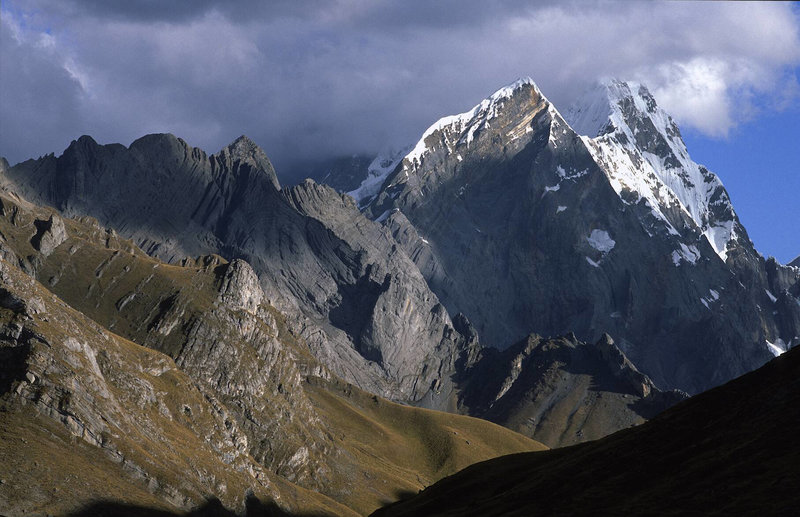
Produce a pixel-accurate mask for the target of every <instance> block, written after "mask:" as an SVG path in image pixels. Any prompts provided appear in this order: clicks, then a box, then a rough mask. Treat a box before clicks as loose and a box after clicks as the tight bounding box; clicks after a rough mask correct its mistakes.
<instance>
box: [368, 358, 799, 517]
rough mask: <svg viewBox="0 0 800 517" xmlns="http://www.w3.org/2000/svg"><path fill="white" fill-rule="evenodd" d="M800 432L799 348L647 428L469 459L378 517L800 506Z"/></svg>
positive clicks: (747, 510) (740, 511)
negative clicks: (564, 445) (550, 448)
mask: <svg viewBox="0 0 800 517" xmlns="http://www.w3.org/2000/svg"><path fill="white" fill-rule="evenodd" d="M798 430H800V350H791V351H789V352H787V353H786V354H784V355H783V356H781V357H778V358H776V359H774V360H773V361H771V362H770V363H768V364H767V365H765V366H763V367H762V368H760V369H758V370H756V371H755V372H752V373H749V374H747V375H744V376H743V377H740V378H738V379H736V380H734V381H731V382H729V383H728V384H725V385H724V386H721V387H719V388H716V389H714V390H711V391H708V392H706V393H703V394H701V395H697V396H696V397H693V398H691V399H689V400H687V401H686V402H684V403H682V404H679V405H677V406H675V407H674V408H672V409H670V410H669V411H667V412H665V413H663V414H662V415H660V416H659V417H657V418H655V419H654V420H652V421H650V422H648V423H647V424H644V425H642V426H640V427H637V428H634V429H629V430H626V431H621V432H619V433H616V434H614V435H612V436H609V437H607V438H604V439H602V440H598V441H595V442H590V443H586V444H582V445H578V446H575V447H570V448H565V449H559V450H553V451H548V452H544V453H533V454H515V455H511V456H505V457H502V458H497V459H495V460H490V461H487V462H484V463H480V464H477V465H473V466H472V467H469V468H467V469H465V470H463V471H461V472H459V473H458V474H456V475H454V476H451V477H448V478H445V479H444V480H442V481H440V482H438V483H436V484H435V485H433V486H432V487H430V488H428V489H426V490H425V491H423V492H421V493H420V494H419V495H417V496H415V497H414V498H412V499H409V500H407V501H404V502H401V503H398V504H395V505H393V506H390V507H387V508H384V509H382V510H379V511H377V512H376V513H375V514H373V515H376V516H401V515H481V516H486V515H526V516H527V515H579V514H583V515H631V514H635V515H755V514H758V515H794V514H795V513H794V512H796V511H797V508H800V491H798V490H797V488H798V486H800V468H798V465H800V444H798V441H797V433H798Z"/></svg>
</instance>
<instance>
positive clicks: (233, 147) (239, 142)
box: [214, 135, 281, 190]
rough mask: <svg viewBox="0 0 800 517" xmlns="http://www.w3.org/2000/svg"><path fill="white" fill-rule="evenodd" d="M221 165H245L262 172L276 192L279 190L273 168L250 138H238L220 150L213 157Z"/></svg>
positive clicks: (243, 136)
mask: <svg viewBox="0 0 800 517" xmlns="http://www.w3.org/2000/svg"><path fill="white" fill-rule="evenodd" d="M214 156H215V157H216V158H217V159H218V160H220V161H221V162H222V163H225V164H228V165H229V166H232V165H234V164H235V163H237V162H238V163H240V164H247V165H249V166H250V167H252V168H254V169H255V170H258V171H262V172H264V173H265V174H266V175H267V177H268V178H269V180H270V182H271V183H272V184H273V185H274V186H275V188H276V189H277V190H280V188H281V186H280V182H279V181H278V176H277V175H276V174H275V168H274V167H273V166H272V162H270V160H269V158H267V155H266V153H265V152H264V151H263V150H262V149H261V148H260V147H259V146H258V145H257V144H256V143H255V142H253V141H252V140H250V138H248V137H247V136H245V135H242V136H240V137H239V138H237V139H236V140H234V141H233V142H232V143H231V144H230V145H228V146H227V147H225V148H224V149H222V150H221V151H220V152H218V153H217V154H215V155H214Z"/></svg>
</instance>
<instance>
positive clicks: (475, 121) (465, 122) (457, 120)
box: [405, 77, 541, 164]
mask: <svg viewBox="0 0 800 517" xmlns="http://www.w3.org/2000/svg"><path fill="white" fill-rule="evenodd" d="M526 86H530V87H532V88H534V90H535V91H536V93H537V94H539V95H541V92H540V91H539V88H538V87H537V86H536V83H534V82H533V79H531V78H530V77H522V78H520V79H517V80H516V81H514V82H513V83H511V84H508V85H506V86H504V87H502V88H500V89H499V90H497V91H496V92H494V93H493V94H491V95H490V96H488V97H486V98H485V99H484V100H482V101H481V102H480V103H479V104H478V105H476V106H475V107H473V108H472V109H471V110H469V111H465V112H464V113H459V114H458V115H450V116H448V117H443V118H440V119H439V120H437V121H436V122H434V123H433V124H432V125H431V126H430V127H429V128H428V129H427V130H425V132H424V133H423V134H422V138H420V139H419V141H418V142H417V144H416V145H415V146H414V147H413V148H412V149H411V152H409V153H408V154H407V155H406V156H405V160H407V161H408V164H414V163H415V162H416V163H419V161H420V160H421V158H422V156H423V155H424V154H425V153H426V152H427V151H428V150H429V149H428V144H427V143H426V140H427V139H428V137H429V136H431V135H432V134H433V133H435V132H436V131H440V130H443V129H445V128H449V129H451V130H452V131H453V132H454V133H456V134H457V135H458V138H457V139H456V142H461V141H463V142H465V143H466V144H467V145H469V143H470V142H472V139H473V138H474V136H475V132H476V131H477V130H479V129H482V128H483V127H485V125H486V124H487V123H488V121H490V120H491V119H493V118H494V117H496V116H497V113H498V110H499V108H500V107H501V106H502V105H503V102H504V101H505V100H506V99H508V98H510V97H511V96H513V95H514V94H515V93H516V92H517V90H520V89H522V88H524V87H526ZM454 143H455V142H454Z"/></svg>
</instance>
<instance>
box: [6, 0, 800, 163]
mask: <svg viewBox="0 0 800 517" xmlns="http://www.w3.org/2000/svg"><path fill="white" fill-rule="evenodd" d="M651 19H658V20H659V23H658V25H657V26H649V25H648V21H647V20H651ZM764 31H767V32H768V33H769V34H770V38H764V37H763V34H764ZM48 33H49V34H48ZM3 38H4V39H3V45H2V48H0V53H2V66H3V67H4V68H3V74H2V76H3V78H4V80H5V78H7V77H11V78H13V80H12V83H13V84H12V85H11V86H10V87H8V88H6V87H4V88H3V89H0V108H1V109H2V114H3V120H2V127H0V154H2V155H6V156H7V157H8V158H9V159H10V160H11V161H15V160H21V159H24V158H26V157H28V156H32V155H38V154H41V153H43V152H50V151H56V152H60V151H61V150H62V149H63V146H64V145H65V143H67V142H68V141H69V140H70V139H72V138H76V137H77V136H79V135H80V134H81V133H90V134H92V135H93V136H95V138H97V139H98V140H99V141H101V142H110V141H120V142H122V143H125V144H128V143H130V142H131V141H132V140H134V139H135V138H137V137H139V136H141V135H142V134H145V133H148V132H163V131H168V132H173V133H175V134H177V135H179V136H181V137H183V138H185V139H186V140H187V141H189V142H190V143H191V144H193V145H196V146H200V147H203V148H204V149H206V150H208V151H211V152H214V151H216V150H218V149H219V148H221V147H222V146H223V145H225V144H227V143H228V142H230V141H232V140H233V139H234V138H236V137H237V136H238V135H240V134H242V133H245V134H247V135H249V136H250V137H251V138H253V139H254V140H255V141H256V142H258V143H259V144H261V145H262V146H263V147H264V149H265V150H266V151H267V153H268V154H269V155H270V156H271V157H272V158H273V159H274V161H275V162H276V165H277V166H278V167H279V168H281V167H284V166H288V164H289V163H290V162H291V161H293V160H304V159H309V158H316V157H321V156H327V155H331V154H341V153H353V152H374V151H375V150H377V149H380V148H381V147H383V146H387V145H404V144H407V143H413V141H415V140H416V138H418V136H419V134H420V133H421V132H422V131H423V130H424V129H425V128H426V127H427V126H428V125H429V124H430V123H432V122H433V121H434V120H436V119H437V118H439V117H440V116H444V115H447V114H451V113H457V112H461V111H465V110H467V109H469V108H470V107H471V106H472V105H474V104H475V103H477V102H479V101H480V99H481V98H483V97H484V96H486V95H488V94H490V93H491V92H492V91H494V90H495V89H497V88H498V87H500V86H502V85H504V84H506V83H509V82H511V81H513V80H515V79H516V78H518V77H519V76H525V75H530V76H532V77H533V78H534V79H535V80H536V81H537V83H538V84H539V85H540V87H541V88H542V90H543V91H544V92H545V94H547V95H548V96H549V97H550V98H551V100H553V101H554V103H555V104H556V106H558V107H561V108H563V107H565V105H566V104H567V103H569V102H570V100H571V99H572V98H574V97H575V96H576V95H577V94H578V93H579V92H580V90H581V89H582V88H583V87H584V86H585V85H586V84H587V83H588V82H590V81H592V80H595V79H596V78H598V77H599V76H603V75H606V76H608V75H621V76H623V77H625V78H634V79H638V80H643V81H645V82H648V83H649V84H650V85H651V87H652V89H654V90H655V91H656V92H657V93H658V94H659V95H660V96H661V97H659V98H662V97H663V98H664V99H667V103H668V104H670V105H669V106H668V107H669V108H670V109H672V110H674V111H675V113H676V114H678V115H680V116H681V117H682V120H684V121H685V122H686V123H688V124H694V125H695V126H696V127H698V128H700V129H702V130H705V131H707V132H709V133H713V132H714V131H722V132H724V130H725V128H727V127H730V126H731V125H732V124H735V122H736V120H735V118H734V115H732V113H734V108H735V107H737V104H736V102H734V101H735V99H736V98H738V96H736V95H734V94H736V93H738V92H739V91H740V90H743V91H745V92H746V91H767V92H769V91H771V89H772V90H774V89H775V85H776V84H778V82H779V80H780V76H781V74H782V73H783V72H782V70H783V69H784V68H785V67H786V66H788V65H792V64H796V62H797V60H798V59H800V50H798V47H800V45H798V36H797V19H796V16H795V15H793V14H792V10H791V8H787V7H785V6H777V5H771V6H762V5H744V6H733V7H731V6H725V5H722V6H718V5H704V4H682V3H679V4H662V3H658V4H651V3H646V4H645V3H641V4H630V3H623V4H617V3H609V2H604V3H599V4H586V3H578V4H564V3H537V4H534V7H531V6H530V3H528V2H512V1H508V0H486V1H478V0H463V1H455V0H442V1H438V2H422V1H420V2H414V1H394V2H376V1H373V0H338V1H321V0H320V1H314V0H307V1H288V0H287V1H279V2H255V1H243V2H213V1H210V0H199V1H192V2H188V1H186V2H154V1H144V2H130V1H129V2H121V1H110V2H109V1H101V0H84V1H77V0H59V1H58V2H56V1H55V0H28V1H27V2H24V3H22V2H17V1H13V0H12V1H6V2H5V3H4V4H3ZM43 42H44V43H43ZM17 70H21V71H22V73H17ZM687 91H689V92H693V93H692V95H687V94H686V92H687ZM698 92H699V93H698ZM741 97H742V98H744V96H741ZM687 98H700V99H702V100H703V102H702V104H701V105H700V106H696V105H690V104H687V102H686V101H685V99H687ZM732 99H733V100H732ZM42 121H47V125H45V124H44V123H43V122H42ZM703 124H705V126H703ZM20 128H25V129H20ZM27 128H30V129H29V130H28V129H27ZM26 135H27V136H26Z"/></svg>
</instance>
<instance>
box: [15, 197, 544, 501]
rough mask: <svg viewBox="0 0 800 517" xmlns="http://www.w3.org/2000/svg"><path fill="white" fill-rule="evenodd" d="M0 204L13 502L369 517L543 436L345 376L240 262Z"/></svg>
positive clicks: (19, 204)
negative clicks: (190, 256) (390, 394)
mask: <svg viewBox="0 0 800 517" xmlns="http://www.w3.org/2000/svg"><path fill="white" fill-rule="evenodd" d="M0 200H1V201H2V217H0V232H2V239H1V240H0V250H2V292H0V295H2V300H0V301H1V302H2V304H1V305H2V314H3V315H4V316H3V320H2V331H0V335H2V338H1V339H0V345H2V346H0V353H2V355H3V361H2V364H3V365H4V366H3V369H2V372H1V373H0V375H2V386H0V388H2V389H1V390H0V407H1V408H2V411H0V416H2V418H1V419H0V420H2V422H1V423H0V432H2V434H3V442H2V443H3V444H4V446H3V447H2V448H0V449H2V450H1V451H0V454H2V456H3V461H2V464H3V465H4V467H3V469H2V473H1V474H2V478H3V483H2V484H0V507H2V508H3V509H4V513H7V514H12V515H16V514H21V513H23V512H41V513H63V512H64V511H67V510H70V511H71V510H75V509H79V508H80V507H81V506H82V505H83V504H88V503H89V502H92V501H93V500H112V501H116V502H127V503H131V504H135V505H140V506H143V507H148V508H150V507H152V508H162V509H173V510H174V509H187V510H188V509H191V508H193V507H196V506H200V505H202V504H204V501H206V500H207V499H209V498H215V499H217V500H219V502H220V504H221V505H223V506H224V507H226V508H229V509H231V510H233V511H239V510H241V509H243V508H244V507H245V506H246V504H247V501H248V498H251V499H252V498H255V499H256V500H262V501H265V502H271V504H275V505H277V507H278V508H283V509H285V510H287V511H303V512H305V511H313V512H315V513H316V512H323V513H332V514H337V515H350V514H353V513H354V512H355V513H356V514H363V513H365V512H369V511H370V510H372V509H374V508H375V507H377V506H379V505H380V504H383V503H385V502H386V501H390V500H393V499H395V498H396V497H397V496H398V494H399V493H401V492H404V491H409V490H410V491H416V490H418V489H419V488H421V487H423V486H425V485H427V484H429V483H431V482H433V481H434V480H435V479H438V478H439V477H441V476H443V475H446V474H448V473H451V472H455V471H456V470H457V469H459V468H462V467H464V466H466V465H467V464H469V463H472V462H474V461H477V460H479V459H485V458H488V457H492V456H496V455H498V454H502V453H507V452H511V451H519V450H535V449H537V448H538V449H542V448H544V447H543V446H542V445H540V444H538V443H537V442H534V441H532V440H530V439H527V438H525V437H523V436H521V435H518V434H516V433H513V432H511V431H508V430H505V429H503V428H501V427H499V426H496V425H494V424H491V423H488V422H484V421H481V420H476V419H471V418H467V417H461V416H456V415H450V414H446V413H437V412H432V411H429V410H424V409H417V408H411V407H404V406H400V405H397V404H394V403H391V402H388V401H385V400H383V399H381V398H379V397H377V396H375V395H372V394H368V393H366V392H363V391H361V390H360V389H358V388H357V387H355V386H353V385H351V384H349V383H346V382H344V381H341V380H339V379H338V378H337V377H336V376H335V375H333V374H331V373H330V372H329V371H328V370H327V369H326V368H325V367H324V366H323V365H321V364H320V363H319V362H318V361H317V360H316V359H315V358H314V357H313V356H312V355H311V354H310V353H309V349H308V347H307V345H305V344H304V343H303V342H302V340H301V338H299V337H297V336H295V335H293V334H292V333H291V332H290V331H289V330H288V328H287V326H286V321H285V319H284V317H283V316H282V314H281V313H280V312H279V311H277V310H276V309H275V308H274V307H272V306H271V305H269V303H268V302H267V301H266V297H265V295H264V293H263V291H262V290H261V287H260V285H259V282H258V279H257V277H256V275H255V273H254V272H253V270H252V268H250V266H249V265H248V264H247V263H246V262H244V261H242V260H234V261H233V262H227V261H225V260H224V259H222V258H220V257H218V256H206V257H200V258H198V259H196V260H185V261H183V263H182V264H181V265H169V264H165V263H163V262H160V261H158V260H157V259H154V258H152V257H149V256H147V255H146V254H144V253H143V252H142V251H140V250H139V249H138V248H136V247H135V246H134V245H133V244H132V243H131V242H130V241H126V240H123V239H121V238H120V237H119V236H118V235H117V234H116V233H115V232H113V231H112V230H107V229H104V228H102V227H100V226H99V225H98V224H97V222H96V221H94V220H91V219H87V218H83V219H80V220H76V219H66V218H62V217H61V216H59V215H57V214H55V213H54V212H53V211H52V210H49V209H44V208H40V207H37V206H35V205H32V204H30V203H28V202H26V201H25V200H23V199H21V198H19V197H18V196H12V195H2V197H0ZM18 266H19V267H18ZM23 270H24V271H23ZM34 277H35V278H36V279H38V280H39V282H41V283H39V282H37V281H36V280H35V279H34ZM90 318H91V319H90ZM17 443H19V444H21V445H22V446H23V448H24V450H25V451H26V453H25V454H24V455H19V454H18V453H17V452H18V450H19V445H14V446H12V444H17ZM50 449H54V450H56V451H57V454H50V453H48V451H49V450H50ZM86 465H91V467H90V468H88V470H87V473H84V472H83V469H84V466H86ZM104 476H110V479H111V481H109V483H110V485H109V486H108V487H107V486H106V484H105V483H104V481H103V480H104ZM74 483H77V485H75V484H74ZM30 486H37V487H39V488H38V489H37V490H36V491H33V492H32V491H30V490H28V489H27V488H26V487H30Z"/></svg>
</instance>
